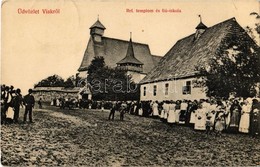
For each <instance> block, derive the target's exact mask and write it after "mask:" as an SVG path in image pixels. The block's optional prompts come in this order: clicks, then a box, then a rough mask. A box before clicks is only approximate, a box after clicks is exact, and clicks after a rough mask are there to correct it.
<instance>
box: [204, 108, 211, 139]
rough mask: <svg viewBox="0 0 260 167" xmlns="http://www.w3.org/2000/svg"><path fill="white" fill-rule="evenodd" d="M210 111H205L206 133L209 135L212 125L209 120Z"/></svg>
mask: <svg viewBox="0 0 260 167" xmlns="http://www.w3.org/2000/svg"><path fill="white" fill-rule="evenodd" d="M211 117H212V116H211V113H207V114H206V125H205V126H206V134H207V135H209V134H211V131H212V129H213V128H212V127H213V124H212V121H211Z"/></svg>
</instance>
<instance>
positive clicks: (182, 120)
mask: <svg viewBox="0 0 260 167" xmlns="http://www.w3.org/2000/svg"><path fill="white" fill-rule="evenodd" d="M180 105H181V109H180V119H179V124H185V121H186V114H187V109H188V103H187V101H186V100H183V101H181V104H180Z"/></svg>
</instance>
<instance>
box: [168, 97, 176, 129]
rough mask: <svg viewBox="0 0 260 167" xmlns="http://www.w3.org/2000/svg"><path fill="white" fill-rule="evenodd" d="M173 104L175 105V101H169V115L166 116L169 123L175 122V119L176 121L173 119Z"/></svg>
mask: <svg viewBox="0 0 260 167" xmlns="http://www.w3.org/2000/svg"><path fill="white" fill-rule="evenodd" d="M175 106H176V104H175V102H173V101H171V102H170V104H169V116H168V118H167V122H168V123H169V124H171V125H172V124H173V123H175V121H176V120H175Z"/></svg>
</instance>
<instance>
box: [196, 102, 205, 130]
mask: <svg viewBox="0 0 260 167" xmlns="http://www.w3.org/2000/svg"><path fill="white" fill-rule="evenodd" d="M195 117H196V119H195V125H194V129H195V130H206V110H205V107H204V106H203V104H199V106H198V109H197V110H196V115H195Z"/></svg>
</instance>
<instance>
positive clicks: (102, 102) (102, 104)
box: [100, 101, 105, 111]
mask: <svg viewBox="0 0 260 167" xmlns="http://www.w3.org/2000/svg"><path fill="white" fill-rule="evenodd" d="M104 103H105V102H104V101H101V103H100V106H101V111H104V105H105V104H104Z"/></svg>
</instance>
